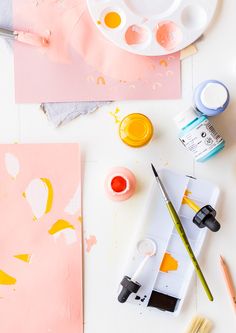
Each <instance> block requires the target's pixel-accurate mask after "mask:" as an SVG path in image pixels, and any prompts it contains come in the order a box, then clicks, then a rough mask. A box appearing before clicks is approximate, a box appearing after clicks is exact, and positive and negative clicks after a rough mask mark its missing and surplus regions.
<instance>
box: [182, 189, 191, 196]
mask: <svg viewBox="0 0 236 333" xmlns="http://www.w3.org/2000/svg"><path fill="white" fill-rule="evenodd" d="M190 194H192V192H191V191H189V190H186V191H185V192H184V195H185V196H186V197H188V196H189V195H190Z"/></svg>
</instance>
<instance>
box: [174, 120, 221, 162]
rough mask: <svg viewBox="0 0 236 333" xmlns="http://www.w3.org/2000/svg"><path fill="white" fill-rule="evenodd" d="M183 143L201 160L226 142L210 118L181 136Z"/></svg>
mask: <svg viewBox="0 0 236 333" xmlns="http://www.w3.org/2000/svg"><path fill="white" fill-rule="evenodd" d="M180 140H181V142H182V143H183V145H184V146H185V147H186V148H187V149H188V150H189V151H190V152H191V153H192V154H193V155H194V157H195V158H196V159H197V160H199V159H202V158H204V157H205V156H207V155H208V154H210V153H211V152H212V151H213V150H214V149H215V148H216V147H218V146H219V145H221V144H223V143H224V140H223V139H222V137H221V136H220V135H219V134H218V133H217V132H216V130H215V129H214V127H213V126H212V124H211V123H210V122H209V120H208V119H205V120H204V121H202V122H201V123H200V124H198V125H197V126H196V127H195V128H192V129H191V131H189V132H188V133H185V134H184V135H182V136H180Z"/></svg>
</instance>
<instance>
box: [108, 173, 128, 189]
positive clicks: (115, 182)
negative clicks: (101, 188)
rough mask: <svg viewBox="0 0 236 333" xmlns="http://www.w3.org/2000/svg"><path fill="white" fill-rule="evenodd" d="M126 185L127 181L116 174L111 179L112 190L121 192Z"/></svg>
mask: <svg viewBox="0 0 236 333" xmlns="http://www.w3.org/2000/svg"><path fill="white" fill-rule="evenodd" d="M126 187H127V181H126V180H125V179H124V178H123V177H121V176H116V177H114V178H113V179H112V181H111V188H112V190H113V191H114V192H117V193H121V192H123V191H124V190H125V189H126Z"/></svg>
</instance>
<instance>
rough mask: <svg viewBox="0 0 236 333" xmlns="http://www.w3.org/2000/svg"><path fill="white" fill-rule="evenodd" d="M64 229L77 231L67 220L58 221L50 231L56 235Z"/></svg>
mask: <svg viewBox="0 0 236 333" xmlns="http://www.w3.org/2000/svg"><path fill="white" fill-rule="evenodd" d="M64 229H75V228H74V226H73V225H72V224H70V223H69V222H67V221H65V220H58V221H57V222H56V223H54V224H53V226H52V227H51V229H50V230H49V231H48V232H49V234H51V235H54V234H56V233H57V232H59V231H62V230H64Z"/></svg>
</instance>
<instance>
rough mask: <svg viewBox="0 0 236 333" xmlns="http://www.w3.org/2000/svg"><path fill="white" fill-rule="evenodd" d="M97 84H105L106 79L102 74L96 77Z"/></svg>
mask: <svg viewBox="0 0 236 333" xmlns="http://www.w3.org/2000/svg"><path fill="white" fill-rule="evenodd" d="M97 84H98V85H100V84H102V85H105V84H106V80H105V79H104V77H103V76H99V77H98V78H97Z"/></svg>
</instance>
